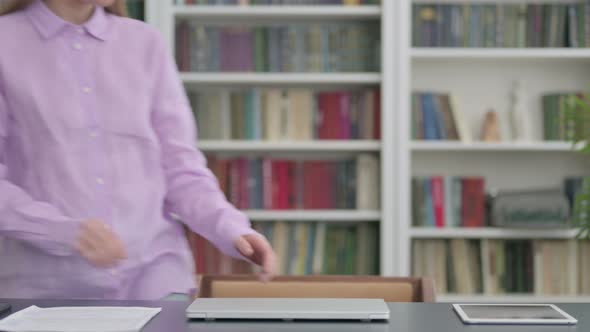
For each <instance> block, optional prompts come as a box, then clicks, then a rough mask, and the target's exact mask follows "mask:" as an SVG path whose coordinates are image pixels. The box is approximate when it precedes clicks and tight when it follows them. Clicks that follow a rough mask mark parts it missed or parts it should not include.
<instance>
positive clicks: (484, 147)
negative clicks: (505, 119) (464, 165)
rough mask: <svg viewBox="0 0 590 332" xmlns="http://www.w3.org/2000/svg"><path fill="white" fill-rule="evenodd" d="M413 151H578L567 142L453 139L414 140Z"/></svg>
mask: <svg viewBox="0 0 590 332" xmlns="http://www.w3.org/2000/svg"><path fill="white" fill-rule="evenodd" d="M411 149H412V151H423V152H428V151H433V152H436V151H443V152H444V151H460V152H470V151H471V152H483V151H486V152H494V151H495V152H527V151H530V152H572V153H574V152H576V147H575V146H572V144H571V143H567V142H499V143H484V142H475V143H461V142H453V141H413V142H412V143H411Z"/></svg>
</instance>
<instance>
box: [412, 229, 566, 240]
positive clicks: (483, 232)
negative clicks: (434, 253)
mask: <svg viewBox="0 0 590 332" xmlns="http://www.w3.org/2000/svg"><path fill="white" fill-rule="evenodd" d="M576 233H577V232H576V230H572V229H558V230H555V229H532V230H528V229H510V228H495V227H484V228H468V229H464V228H443V229H436V228H426V227H414V228H412V229H411V230H410V236H411V237H412V238H413V239H560V240H561V239H573V238H574V237H575V236H576Z"/></svg>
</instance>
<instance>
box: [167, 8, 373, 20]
mask: <svg viewBox="0 0 590 332" xmlns="http://www.w3.org/2000/svg"><path fill="white" fill-rule="evenodd" d="M172 12H173V14H174V15H175V16H176V17H177V18H196V19H201V20H209V21H210V20H217V21H220V20H229V19H246V20H248V21H253V20H285V19H290V20H292V19H297V20H299V19H310V18H317V19H322V20H330V19H338V20H365V19H378V18H379V17H380V16H381V8H380V7H379V6H346V7H344V6H263V5H260V6H258V5H257V6H190V5H189V6H175V7H174V8H173V9H172Z"/></svg>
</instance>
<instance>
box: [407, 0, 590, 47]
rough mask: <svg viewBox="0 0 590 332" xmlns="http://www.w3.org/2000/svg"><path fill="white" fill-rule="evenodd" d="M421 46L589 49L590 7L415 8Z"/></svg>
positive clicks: (417, 43)
mask: <svg viewBox="0 0 590 332" xmlns="http://www.w3.org/2000/svg"><path fill="white" fill-rule="evenodd" d="M412 17H413V27H412V31H413V45H414V46H417V47H517V48H520V47H589V46H590V24H589V23H590V22H589V21H590V4H589V3H588V2H585V3H575V4H486V5H480V4H477V5H473V4H458V5H449V4H438V5H431V4H428V5H427V4H416V5H414V6H413V16H412Z"/></svg>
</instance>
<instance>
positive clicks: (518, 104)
mask: <svg viewBox="0 0 590 332" xmlns="http://www.w3.org/2000/svg"><path fill="white" fill-rule="evenodd" d="M510 97H511V98H510V132H511V134H512V139H513V140H514V141H530V140H532V134H531V119H530V117H529V116H528V115H527V110H526V108H525V105H524V99H525V91H524V87H523V84H522V82H521V81H515V82H514V83H513V85H512V93H511V96H510Z"/></svg>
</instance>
